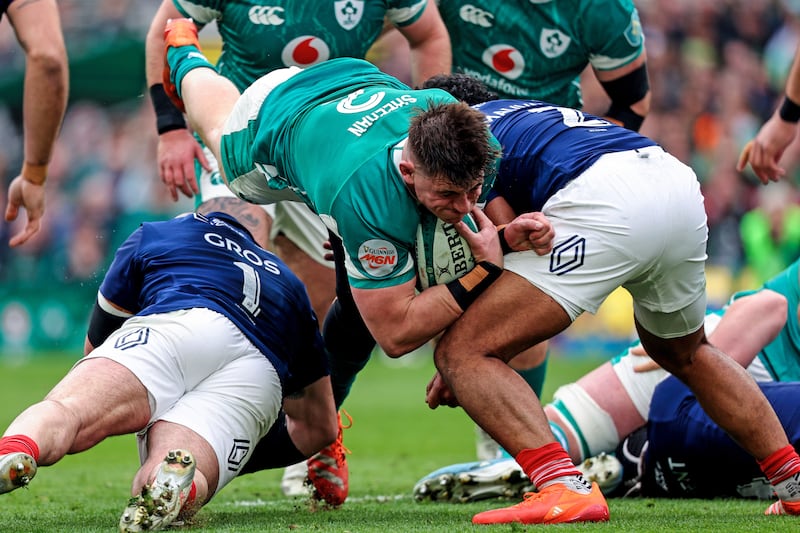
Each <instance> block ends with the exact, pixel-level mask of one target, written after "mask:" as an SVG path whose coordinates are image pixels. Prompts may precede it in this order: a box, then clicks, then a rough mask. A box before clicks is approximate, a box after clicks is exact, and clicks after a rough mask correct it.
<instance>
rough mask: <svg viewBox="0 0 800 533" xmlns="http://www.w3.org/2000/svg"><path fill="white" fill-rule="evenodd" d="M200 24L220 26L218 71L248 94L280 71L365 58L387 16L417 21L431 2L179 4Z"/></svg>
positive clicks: (219, 0) (228, 0)
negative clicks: (265, 76)
mask: <svg viewBox="0 0 800 533" xmlns="http://www.w3.org/2000/svg"><path fill="white" fill-rule="evenodd" d="M174 3H175V6H176V7H177V8H178V10H179V11H181V12H182V13H183V14H184V15H185V16H187V17H191V18H192V19H193V20H194V21H195V22H196V23H197V24H199V25H201V26H202V25H205V24H208V23H210V22H216V23H217V27H218V29H219V33H220V36H221V37H222V41H223V43H224V44H223V50H222V55H221V56H220V59H219V63H218V69H219V71H220V73H221V74H222V75H223V76H225V77H226V78H229V79H230V80H232V81H233V82H234V84H235V85H236V86H237V87H238V88H239V90H240V91H243V90H244V89H245V88H246V87H247V86H248V85H250V84H251V83H252V82H254V81H255V80H256V79H257V78H259V77H260V76H262V75H263V74H266V73H267V72H270V71H272V70H275V69H278V68H285V67H291V66H297V67H301V68H305V67H309V66H311V65H314V64H317V63H320V62H322V61H326V60H328V59H332V58H335V57H357V58H364V57H365V56H366V54H367V50H368V49H369V47H370V46H372V44H373V43H374V42H375V41H376V40H377V39H378V37H379V36H380V34H381V30H382V28H383V23H384V18H385V19H387V20H388V21H389V22H390V23H391V24H393V25H395V26H399V27H402V26H407V25H409V24H411V23H413V22H416V21H417V20H418V19H419V17H420V16H421V15H422V12H423V11H424V10H425V6H426V3H427V0H302V1H300V2H298V1H296V0H274V1H269V2H267V1H265V0H174Z"/></svg>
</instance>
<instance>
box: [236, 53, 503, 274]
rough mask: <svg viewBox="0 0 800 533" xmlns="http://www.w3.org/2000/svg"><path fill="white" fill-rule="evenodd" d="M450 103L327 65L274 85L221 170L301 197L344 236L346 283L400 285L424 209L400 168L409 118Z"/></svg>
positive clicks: (410, 266)
mask: <svg viewBox="0 0 800 533" xmlns="http://www.w3.org/2000/svg"><path fill="white" fill-rule="evenodd" d="M454 101H455V99H454V98H453V97H452V96H451V95H450V94H448V93H446V92H444V91H441V90H438V89H428V90H424V91H420V90H412V89H410V88H409V87H408V86H406V85H405V84H403V83H401V82H400V81H399V80H397V79H396V78H394V77H392V76H389V75H387V74H384V73H382V72H381V71H379V70H378V69H377V67H375V66H374V65H372V64H370V63H368V62H367V61H363V60H358V59H350V58H338V59H332V60H329V61H325V62H323V63H320V64H318V65H315V66H313V67H310V68H308V69H305V70H303V71H301V72H300V73H298V74H296V75H295V76H293V77H291V78H289V79H288V80H287V81H285V82H283V83H281V84H280V85H278V86H277V87H276V88H275V89H273V90H272V91H271V92H270V94H269V96H267V98H266V100H264V103H263V105H262V106H261V110H260V112H259V113H258V116H257V117H255V118H254V119H253V120H251V122H250V124H248V125H247V126H246V127H242V129H240V130H238V131H234V132H231V133H230V134H227V135H224V136H223V138H222V145H223V149H222V154H223V156H222V159H223V164H224V165H225V173H226V176H228V178H229V179H231V177H232V176H234V178H233V179H234V180H235V179H248V180H249V179H266V180H267V182H268V183H269V184H270V186H271V187H272V188H275V189H283V188H287V187H288V188H290V189H292V190H293V191H295V192H296V193H297V195H298V196H300V197H301V198H303V199H304V200H305V201H306V203H307V204H308V205H309V206H310V207H311V208H312V209H313V210H314V211H315V212H316V213H318V214H319V215H320V216H321V217H322V219H323V221H325V224H326V225H327V226H328V227H329V228H330V229H332V230H334V231H335V232H336V233H337V234H338V235H339V236H340V237H341V238H342V241H343V242H344V247H345V250H346V254H347V257H348V261H347V268H348V274H349V276H350V282H351V284H352V286H354V287H359V288H375V287H387V286H393V285H398V284H400V283H403V282H406V281H409V280H411V279H413V278H414V277H415V275H416V270H415V268H414V253H413V251H414V242H415V236H416V230H417V226H418V225H419V218H420V217H419V209H420V208H421V207H420V205H419V204H418V202H417V201H416V200H415V199H414V198H413V197H412V196H411V194H410V193H409V191H408V190H407V189H406V186H405V184H404V182H403V179H402V176H401V174H400V171H399V169H398V163H399V161H400V155H401V150H402V145H403V143H404V141H405V140H406V138H407V136H408V127H409V124H410V121H411V118H412V117H413V116H414V114H416V113H418V112H419V111H420V110H421V109H426V108H427V107H429V106H430V104H431V103H433V102H454ZM254 166H255V167H256V168H258V169H260V171H261V172H260V173H258V174H256V173H253V172H252V169H253V168H254ZM235 176H239V177H238V178H235ZM492 180H493V176H487V177H486V180H485V182H484V191H488V189H489V187H490V185H491V182H492Z"/></svg>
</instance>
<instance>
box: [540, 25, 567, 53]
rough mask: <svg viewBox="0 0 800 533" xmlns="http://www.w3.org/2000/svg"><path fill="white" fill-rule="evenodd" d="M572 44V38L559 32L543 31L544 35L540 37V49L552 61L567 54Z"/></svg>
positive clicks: (546, 29) (547, 29)
mask: <svg viewBox="0 0 800 533" xmlns="http://www.w3.org/2000/svg"><path fill="white" fill-rule="evenodd" d="M571 42H572V39H571V38H570V36H569V35H567V34H566V33H564V32H563V31H559V30H552V29H549V28H545V29H543V30H542V34H541V35H539V48H541V49H542V53H543V54H544V55H546V56H547V57H549V58H550V59H553V58H554V57H558V56H560V55H561V54H563V53H564V52H566V51H567V48H569V43H571Z"/></svg>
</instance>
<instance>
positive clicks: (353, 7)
mask: <svg viewBox="0 0 800 533" xmlns="http://www.w3.org/2000/svg"><path fill="white" fill-rule="evenodd" d="M333 9H334V11H335V12H336V22H338V23H339V26H341V27H342V28H344V29H346V30H352V29H353V28H355V27H356V26H357V25H358V23H359V22H361V15H363V14H364V2H363V0H339V1H337V2H334V3H333Z"/></svg>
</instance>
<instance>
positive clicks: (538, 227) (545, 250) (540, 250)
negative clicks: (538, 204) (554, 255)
mask: <svg viewBox="0 0 800 533" xmlns="http://www.w3.org/2000/svg"><path fill="white" fill-rule="evenodd" d="M503 235H504V236H505V238H506V242H507V243H508V245H509V246H510V247H511V249H512V250H515V251H517V252H521V251H524V250H533V251H534V252H536V255H547V254H549V253H550V251H551V250H552V249H553V241H554V240H555V238H556V232H555V230H554V229H553V225H552V224H551V223H550V221H549V220H548V219H547V217H546V216H544V215H543V214H542V213H540V212H538V211H537V212H535V213H523V214H521V215H519V216H518V217H517V218H515V219H514V220H512V221H511V222H510V223H509V224H507V225H506V229H505V231H504V232H503Z"/></svg>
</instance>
